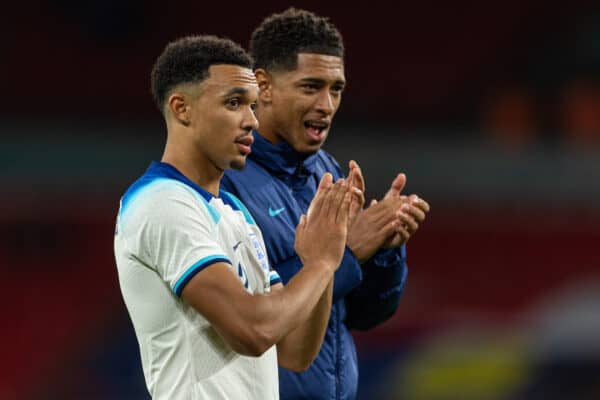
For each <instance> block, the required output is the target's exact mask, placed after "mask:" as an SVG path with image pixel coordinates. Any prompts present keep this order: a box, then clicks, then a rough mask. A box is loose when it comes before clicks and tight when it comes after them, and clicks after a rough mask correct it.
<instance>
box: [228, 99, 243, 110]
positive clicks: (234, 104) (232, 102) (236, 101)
mask: <svg viewBox="0 0 600 400" xmlns="http://www.w3.org/2000/svg"><path fill="white" fill-rule="evenodd" d="M241 103H242V102H241V101H240V99H239V98H238V97H234V98H231V99H228V100H227V106H228V107H230V108H238V107H239V106H240V105H241Z"/></svg>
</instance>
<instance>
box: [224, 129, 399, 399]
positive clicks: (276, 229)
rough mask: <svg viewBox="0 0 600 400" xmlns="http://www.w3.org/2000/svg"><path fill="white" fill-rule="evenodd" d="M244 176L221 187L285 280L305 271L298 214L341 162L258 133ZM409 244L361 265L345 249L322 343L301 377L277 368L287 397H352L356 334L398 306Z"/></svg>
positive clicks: (235, 174) (228, 176) (228, 177)
mask: <svg viewBox="0 0 600 400" xmlns="http://www.w3.org/2000/svg"><path fill="white" fill-rule="evenodd" d="M254 139H255V142H254V145H253V146H252V153H251V154H250V156H249V157H248V160H247V164H246V168H245V169H244V170H243V171H231V170H230V171H227V172H226V173H225V176H224V177H223V179H222V181H221V187H222V188H223V189H225V190H227V191H229V192H231V193H233V194H235V195H236V196H237V197H238V198H240V199H241V200H242V202H243V203H244V204H245V205H246V207H247V208H248V209H249V210H250V213H251V214H252V216H253V217H254V219H255V221H256V222H257V223H258V225H259V226H260V229H261V231H262V233H263V236H264V239H265V244H266V246H267V253H268V255H269V260H270V262H271V265H272V266H273V268H275V270H277V272H278V273H279V275H280V276H281V279H282V280H283V283H284V284H285V283H287V282H288V281H289V280H290V278H291V277H292V276H294V274H296V273H297V272H298V271H299V270H300V268H301V267H302V262H301V261H300V258H299V257H298V255H297V254H296V252H295V250H294V237H295V231H296V226H297V225H298V221H299V219H300V216H301V215H302V214H303V213H306V211H307V210H308V206H309V204H310V202H311V200H312V198H313V197H314V195H315V192H316V189H317V186H318V182H319V181H320V179H321V177H322V176H323V174H324V173H325V172H331V173H332V174H333V177H334V180H336V179H338V178H340V177H343V172H342V171H341V169H340V167H339V165H338V164H337V162H336V161H335V160H334V159H333V157H331V156H330V155H329V154H328V153H326V152H325V151H323V150H320V151H319V152H317V153H316V154H313V155H311V156H308V157H306V155H302V154H299V153H297V152H296V151H295V150H294V149H293V148H292V147H291V146H290V145H289V144H287V143H285V142H282V143H280V144H278V145H273V144H271V143H269V142H268V141H267V140H265V139H264V138H262V137H261V136H260V135H259V134H258V133H256V132H255V133H254ZM405 258H406V253H405V249H404V246H402V247H399V248H398V249H394V250H386V251H380V252H379V253H377V254H376V255H375V256H374V257H373V258H372V259H371V260H369V261H367V262H366V263H364V264H363V265H362V266H361V265H360V264H359V262H358V260H357V259H356V257H355V256H354V254H353V253H352V251H351V250H350V249H349V248H346V251H345V253H344V257H343V259H342V263H341V266H340V267H339V269H338V270H337V271H336V273H335V278H334V287H333V304H332V309H331V316H330V319H329V324H328V326H327V331H326V334H325V339H324V342H323V346H322V348H321V350H320V352H319V354H318V356H317V358H316V360H315V361H314V362H313V363H312V365H311V366H310V368H309V369H308V370H307V371H305V372H303V373H295V372H292V371H289V370H286V369H284V368H280V369H279V384H280V388H279V391H280V394H281V398H282V399H284V400H288V399H336V400H337V399H354V398H355V397H356V390H357V384H358V366H357V359H356V349H355V346H354V341H353V340H352V335H351V334H350V329H360V330H365V329H370V328H372V327H373V326H375V325H377V324H379V323H381V322H383V321H385V320H386V319H388V318H389V317H391V316H392V314H393V313H394V312H395V310H396V308H397V307H398V301H399V299H400V294H401V292H402V289H403V287H404V282H405V280H406V274H407V268H406V263H405Z"/></svg>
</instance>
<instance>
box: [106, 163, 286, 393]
mask: <svg viewBox="0 0 600 400" xmlns="http://www.w3.org/2000/svg"><path fill="white" fill-rule="evenodd" d="M114 245H115V257H116V262H117V269H118V273H119V283H120V286H121V292H122V294H123V299H124V300H125V304H126V306H127V310H128V311H129V315H130V317H131V320H132V322H133V326H134V328H135V333H136V336H137V339H138V343H139V346H140V353H141V359H142V367H143V370H144V377H145V380H146V385H147V387H148V391H149V392H150V394H151V395H152V398H153V399H169V400H177V399H186V400H187V399H235V400H238V399H260V400H264V399H277V398H278V397H279V394H278V392H279V389H278V375H277V353H276V349H275V346H273V347H271V348H270V349H269V350H267V351H266V352H265V353H264V354H263V355H262V356H260V357H247V356H243V355H240V354H238V353H236V352H234V351H233V350H232V349H231V348H230V347H229V346H228V345H227V344H226V343H225V342H224V341H223V339H222V338H221V337H220V336H219V334H218V333H217V332H216V331H215V330H214V328H213V327H212V326H211V325H210V323H209V322H208V321H207V320H206V319H205V318H204V317H203V316H202V315H201V314H200V313H199V312H197V311H196V310H195V309H194V308H192V307H191V306H189V305H188V304H186V303H184V302H183V301H182V300H181V298H180V295H181V292H182V290H183V288H184V287H185V285H186V283H187V282H188V281H189V280H190V279H191V278H192V277H193V276H194V275H195V274H196V273H198V272H200V271H201V270H202V269H203V268H206V267H208V266H210V265H212V264H214V263H216V262H225V263H228V264H229V265H230V267H231V269H232V271H233V272H234V273H235V274H236V275H237V276H238V277H239V279H240V282H241V284H242V285H244V287H245V288H246V290H247V291H248V292H249V293H253V294H254V293H266V292H269V290H270V287H271V285H273V284H275V283H277V282H280V281H281V280H280V279H279V276H278V275H277V273H276V272H275V271H274V270H271V269H270V268H269V262H268V259H267V255H266V251H265V245H264V242H263V238H262V234H261V232H260V230H259V228H258V226H257V225H256V223H255V222H254V220H253V218H252V217H251V215H250V214H249V212H248V210H247V209H246V207H245V206H244V205H243V204H242V203H241V202H240V200H239V199H237V198H236V197H235V196H233V195H232V194H230V193H227V192H224V191H222V192H221V193H220V195H219V197H218V198H217V197H215V196H213V195H212V194H210V193H208V192H207V191H205V190H203V189H202V188H201V187H199V186H198V185H196V184H195V183H193V182H192V181H190V180H189V179H187V178H186V177H185V176H184V175H183V174H181V173H180V172H179V171H177V170H176V169H175V168H174V167H172V166H171V165H169V164H165V163H158V162H153V163H152V164H151V165H150V167H149V168H148V170H147V171H146V173H145V174H144V175H143V176H142V177H141V178H140V179H138V180H137V181H136V182H135V183H134V184H133V185H132V186H131V187H130V188H129V189H128V190H127V192H126V193H125V195H124V196H123V198H122V199H121V207H120V209H119V214H118V217H117V226H116V229H115V242H114Z"/></svg>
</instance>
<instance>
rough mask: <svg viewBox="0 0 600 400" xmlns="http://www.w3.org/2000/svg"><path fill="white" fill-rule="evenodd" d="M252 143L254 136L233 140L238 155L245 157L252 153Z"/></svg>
mask: <svg viewBox="0 0 600 400" xmlns="http://www.w3.org/2000/svg"><path fill="white" fill-rule="evenodd" d="M252 143H254V136H252V135H244V136H241V137H239V138H237V139H236V140H235V144H237V147H238V149H239V151H240V153H242V154H243V155H245V156H247V155H248V154H250V153H251V152H252V148H251V146H252Z"/></svg>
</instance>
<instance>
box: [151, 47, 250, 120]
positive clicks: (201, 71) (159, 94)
mask: <svg viewBox="0 0 600 400" xmlns="http://www.w3.org/2000/svg"><path fill="white" fill-rule="evenodd" d="M219 64H231V65H239V66H241V67H244V68H249V69H251V68H252V57H250V55H249V54H248V53H247V52H246V51H245V50H244V49H243V48H242V47H241V46H240V45H239V44H237V43H235V42H233V41H231V40H229V39H226V38H220V37H217V36H213V35H195V36H186V37H183V38H180V39H177V40H175V41H173V42H171V43H169V44H168V45H167V46H166V47H165V49H164V50H163V52H162V54H161V55H160V56H159V57H158V59H157V60H156V62H155V63H154V66H153V67H152V73H151V74H150V86H151V91H152V97H154V101H155V102H156V105H157V107H158V109H159V110H160V111H161V113H162V112H163V111H164V110H163V109H164V103H165V100H166V99H167V97H168V95H169V92H170V91H171V90H172V89H173V88H174V87H176V86H178V85H180V84H182V83H192V82H200V81H202V80H204V79H206V77H207V76H208V69H209V67H210V66H211V65H219Z"/></svg>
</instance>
